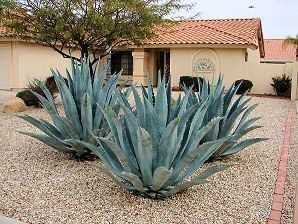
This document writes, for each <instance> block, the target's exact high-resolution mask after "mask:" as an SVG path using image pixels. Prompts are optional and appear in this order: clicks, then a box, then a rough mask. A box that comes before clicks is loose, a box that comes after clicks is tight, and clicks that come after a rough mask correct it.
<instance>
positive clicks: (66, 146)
mask: <svg viewBox="0 0 298 224" xmlns="http://www.w3.org/2000/svg"><path fill="white" fill-rule="evenodd" d="M107 69H108V65H106V66H105V68H104V69H103V70H102V71H100V72H99V71H97V72H96V75H95V77H94V80H91V76H90V70H89V63H88V58H85V59H83V60H82V62H81V65H79V64H78V63H77V62H74V61H72V72H71V73H70V72H68V71H67V82H66V81H65V79H64V78H63V76H62V75H61V74H60V73H59V72H58V71H52V73H53V76H54V78H55V81H56V84H57V87H58V89H59V93H60V95H61V99H62V104H63V109H64V114H63V113H59V111H58V109H57V107H56V105H55V103H54V99H53V97H52V95H51V94H50V92H49V90H48V89H47V88H46V86H45V85H44V84H43V83H41V82H40V83H39V85H40V87H41V88H42V90H43V92H44V94H45V96H46V97H43V96H41V95H40V94H38V93H34V94H35V96H36V97H37V98H38V99H39V100H40V103H41V105H42V107H43V108H44V109H45V111H46V112H47V113H48V114H49V115H50V117H51V119H52V121H53V123H50V122H48V121H46V120H43V119H40V120H38V119H36V118H34V117H31V116H28V115H24V116H19V117H20V118H22V119H24V120H26V121H28V122H29V123H31V124H32V125H34V126H35V127H37V128H38V129H39V130H41V131H42V132H44V134H33V133H27V132H22V133H23V134H26V135H28V136H31V137H33V138H36V139H38V140H40V141H41V142H43V143H45V144H47V145H49V146H50V147H52V148H54V149H56V150H59V151H63V152H71V153H75V154H76V155H77V156H83V155H86V154H88V153H89V152H90V150H88V148H86V147H84V146H82V145H80V144H77V143H76V141H75V140H81V141H85V142H88V143H90V144H95V143H96V142H95V140H94V139H93V138H92V137H91V134H92V133H93V134H97V135H100V136H105V135H107V134H108V133H109V127H108V125H107V123H106V120H105V118H104V115H103V113H102V111H101V109H100V108H99V106H98V105H101V106H102V107H103V106H104V105H110V106H111V107H113V109H114V111H115V113H118V112H119V108H120V107H119V106H118V105H117V104H116V100H117V95H116V94H115V93H116V91H115V90H116V89H117V81H118V78H119V76H120V75H121V72H119V73H118V74H114V75H112V76H111V77H110V78H108V79H107ZM127 94H128V91H126V92H125V93H121V95H122V97H125V96H126V95H127Z"/></svg>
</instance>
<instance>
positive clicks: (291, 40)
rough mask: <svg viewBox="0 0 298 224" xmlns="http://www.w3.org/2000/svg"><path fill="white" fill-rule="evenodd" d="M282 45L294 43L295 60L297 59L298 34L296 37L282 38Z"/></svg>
mask: <svg viewBox="0 0 298 224" xmlns="http://www.w3.org/2000/svg"><path fill="white" fill-rule="evenodd" d="M284 45H285V46H288V45H294V46H295V47H296V61H298V34H297V35H296V37H291V36H288V37H286V39H285V40H284Z"/></svg>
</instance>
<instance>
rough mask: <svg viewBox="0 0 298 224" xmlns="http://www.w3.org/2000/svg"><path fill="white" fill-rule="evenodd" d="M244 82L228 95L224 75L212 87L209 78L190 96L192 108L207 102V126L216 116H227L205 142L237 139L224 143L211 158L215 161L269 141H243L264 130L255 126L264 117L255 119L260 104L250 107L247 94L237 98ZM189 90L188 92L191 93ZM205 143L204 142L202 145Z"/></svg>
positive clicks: (214, 128) (256, 139) (207, 136)
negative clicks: (253, 133) (254, 111)
mask: <svg viewBox="0 0 298 224" xmlns="http://www.w3.org/2000/svg"><path fill="white" fill-rule="evenodd" d="M240 85H241V83H239V84H238V85H237V86H236V85H235V83H234V84H233V85H232V86H231V87H230V88H229V89H228V90H227V91H226V92H225V90H224V86H223V77H222V76H220V77H219V79H218V81H217V83H216V84H215V85H211V84H210V83H209V81H207V80H206V79H205V78H203V79H201V81H199V87H200V88H199V91H198V93H195V92H193V91H192V93H191V96H190V97H189V103H188V107H192V106H193V105H196V104H198V103H199V102H205V101H207V102H208V103H207V105H208V108H207V111H206V115H205V118H204V122H203V124H207V123H208V122H209V121H210V120H212V119H213V118H215V117H223V119H222V120H221V121H220V122H219V123H218V124H216V125H215V126H214V127H213V128H212V129H211V130H210V131H209V132H208V133H207V134H206V135H205V137H204V138H203V139H202V142H208V141H214V140H216V139H221V138H225V137H227V136H234V137H232V138H230V139H229V140H228V141H226V142H225V143H224V144H222V145H221V146H220V147H219V148H218V149H217V150H216V151H215V152H214V153H213V155H212V156H211V159H217V158H220V157H226V156H230V155H233V154H235V153H237V152H239V151H241V150H243V149H245V148H246V147H248V146H250V145H252V144H254V143H257V142H260V141H264V140H267V139H266V138H248V139H243V138H242V137H243V136H245V135H246V134H247V133H249V132H251V131H252V130H255V129H257V128H261V127H262V126H259V125H255V122H256V121H258V120H259V119H260V117H254V118H251V117H250V114H251V112H252V111H253V110H254V109H255V108H256V107H257V104H254V105H248V103H249V101H250V100H251V98H249V97H247V96H246V94H247V92H246V93H244V94H242V95H241V96H239V97H238V98H237V99H234V98H235V95H236V92H237V90H238V88H239V86H240ZM187 91H189V90H185V92H187ZM202 142H201V143H202Z"/></svg>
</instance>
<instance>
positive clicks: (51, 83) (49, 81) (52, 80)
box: [45, 76, 68, 93]
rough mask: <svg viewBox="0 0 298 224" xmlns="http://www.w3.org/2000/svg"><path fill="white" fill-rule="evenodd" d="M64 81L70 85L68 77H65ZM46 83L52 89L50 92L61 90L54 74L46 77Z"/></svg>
mask: <svg viewBox="0 0 298 224" xmlns="http://www.w3.org/2000/svg"><path fill="white" fill-rule="evenodd" d="M64 81H65V83H66V84H67V85H68V81H67V79H66V78H64ZM45 85H46V87H47V88H48V89H49V90H50V92H53V93H58V92H59V89H58V86H57V85H56V82H55V77H54V76H49V77H48V78H46V80H45Z"/></svg>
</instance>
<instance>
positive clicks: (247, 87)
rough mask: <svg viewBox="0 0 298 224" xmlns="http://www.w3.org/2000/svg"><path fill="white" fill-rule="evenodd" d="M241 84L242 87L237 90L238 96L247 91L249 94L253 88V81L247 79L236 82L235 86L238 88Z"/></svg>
mask: <svg viewBox="0 0 298 224" xmlns="http://www.w3.org/2000/svg"><path fill="white" fill-rule="evenodd" d="M240 83H241V84H240ZM239 84H240V86H239V88H238V90H237V94H243V93H245V92H247V91H248V92H249V91H250V90H251V88H252V87H253V83H252V81H250V80H246V79H240V80H237V81H236V82H235V86H238V85H239Z"/></svg>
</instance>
